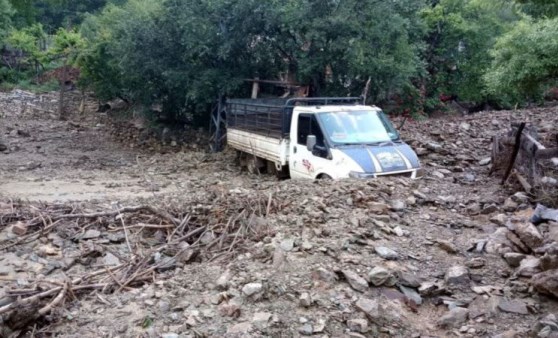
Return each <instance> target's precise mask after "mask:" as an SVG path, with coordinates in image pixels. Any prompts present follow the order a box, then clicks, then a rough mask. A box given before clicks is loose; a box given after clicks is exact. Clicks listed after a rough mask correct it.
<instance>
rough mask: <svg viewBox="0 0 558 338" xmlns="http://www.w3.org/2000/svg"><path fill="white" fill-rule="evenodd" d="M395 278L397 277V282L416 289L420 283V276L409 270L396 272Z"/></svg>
mask: <svg viewBox="0 0 558 338" xmlns="http://www.w3.org/2000/svg"><path fill="white" fill-rule="evenodd" d="M397 278H398V279H399V284H401V285H404V286H408V287H410V288H415V289H416V288H418V287H420V285H421V284H422V278H420V277H419V276H417V275H415V274H412V273H409V272H398V273H397Z"/></svg>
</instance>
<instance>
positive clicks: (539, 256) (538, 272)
mask: <svg viewBox="0 0 558 338" xmlns="http://www.w3.org/2000/svg"><path fill="white" fill-rule="evenodd" d="M491 221H492V222H493V223H495V224H497V225H498V226H500V227H499V228H498V229H497V230H496V231H495V232H494V233H493V234H492V235H491V236H490V237H489V239H488V241H487V242H486V243H485V246H484V248H485V250H486V252H488V253H493V254H500V255H502V257H503V258H504V259H505V260H506V262H507V263H508V264H509V266H510V267H512V268H514V269H515V272H514V275H515V276H516V277H517V278H520V279H523V278H524V279H529V283H530V285H531V286H532V288H533V291H537V292H539V293H541V294H545V295H550V296H553V297H557V298H558V210H555V209H548V208H545V207H544V206H541V205H539V206H538V207H537V208H536V209H535V210H532V209H530V208H527V209H524V210H520V211H516V212H514V213H512V214H511V215H506V214H497V215H495V216H493V217H492V218H491Z"/></svg>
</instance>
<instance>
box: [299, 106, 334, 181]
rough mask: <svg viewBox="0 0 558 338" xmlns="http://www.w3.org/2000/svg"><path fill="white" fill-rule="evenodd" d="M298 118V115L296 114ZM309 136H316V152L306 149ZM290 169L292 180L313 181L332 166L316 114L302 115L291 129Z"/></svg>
mask: <svg viewBox="0 0 558 338" xmlns="http://www.w3.org/2000/svg"><path fill="white" fill-rule="evenodd" d="M295 117H296V114H295ZM308 135H315V136H316V147H315V149H314V151H308V149H307V148H306V139H307V138H308ZM290 147H291V149H290V156H289V167H290V173H291V177H292V178H310V179H313V178H315V177H316V175H317V174H319V173H322V172H323V170H324V168H325V167H327V166H329V165H331V161H330V160H328V159H327V157H328V150H327V146H326V142H325V139H324V135H323V133H322V130H321V128H320V126H319V124H318V121H317V119H316V115H314V114H300V115H298V117H296V120H294V121H293V125H292V128H291V143H290Z"/></svg>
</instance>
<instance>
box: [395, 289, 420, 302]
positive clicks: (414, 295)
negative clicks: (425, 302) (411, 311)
mask: <svg viewBox="0 0 558 338" xmlns="http://www.w3.org/2000/svg"><path fill="white" fill-rule="evenodd" d="M399 290H401V292H403V294H404V295H405V296H407V298H409V299H410V300H412V301H413V302H415V304H417V305H421V304H422V297H421V296H420V295H419V293H418V292H417V291H415V289H412V288H409V287H406V286H403V285H399Z"/></svg>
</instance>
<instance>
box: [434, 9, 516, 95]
mask: <svg viewBox="0 0 558 338" xmlns="http://www.w3.org/2000/svg"><path fill="white" fill-rule="evenodd" d="M423 17H424V20H425V22H426V24H427V25H428V27H429V36H428V39H427V43H428V48H427V50H426V53H425V60H426V62H427V64H428V73H429V86H428V96H430V97H437V96H439V95H440V94H445V95H448V96H455V97H457V98H458V99H459V100H460V101H465V102H469V103H470V104H473V105H475V104H481V103H483V102H486V101H487V100H488V99H489V98H488V97H487V96H486V92H485V91H483V88H484V85H485V83H484V81H483V74H484V73H485V72H486V70H487V69H488V68H489V67H490V62H491V57H490V53H489V51H490V49H491V48H492V46H493V45H494V43H495V41H496V39H497V38H498V37H499V36H500V35H501V34H503V33H505V32H507V31H508V30H510V29H511V27H512V26H513V24H514V22H516V21H517V20H518V19H519V16H518V14H517V13H516V12H515V11H514V9H513V6H511V5H509V4H495V3H491V2H489V1H484V0H440V1H439V2H437V3H436V4H435V5H433V6H432V7H430V8H428V9H426V10H424V11H423Z"/></svg>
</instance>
